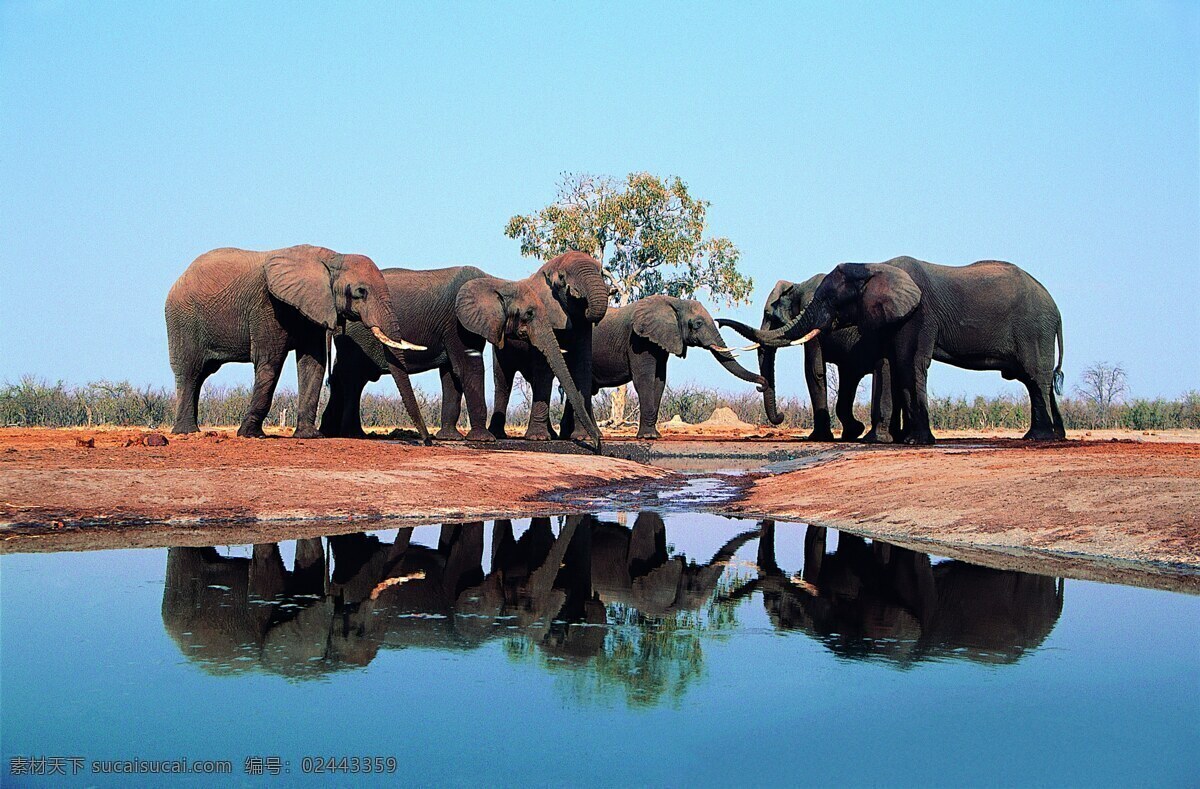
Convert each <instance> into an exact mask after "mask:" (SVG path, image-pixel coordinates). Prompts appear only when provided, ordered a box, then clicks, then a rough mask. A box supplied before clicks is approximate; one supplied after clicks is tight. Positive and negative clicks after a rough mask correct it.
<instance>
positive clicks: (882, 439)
mask: <svg viewBox="0 0 1200 789" xmlns="http://www.w3.org/2000/svg"><path fill="white" fill-rule="evenodd" d="M862 442H863V443H864V444H894V443H896V439H894V438H892V434H891V433H889V432H887V431H886V430H875V429H874V428H872V429H871V432H869V433H867V434H866V435H865V436H863V437H862Z"/></svg>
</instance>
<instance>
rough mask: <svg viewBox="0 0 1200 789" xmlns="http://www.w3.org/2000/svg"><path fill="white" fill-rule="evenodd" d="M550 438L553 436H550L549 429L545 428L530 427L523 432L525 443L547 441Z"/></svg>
mask: <svg viewBox="0 0 1200 789" xmlns="http://www.w3.org/2000/svg"><path fill="white" fill-rule="evenodd" d="M552 438H554V436H553V435H551V433H550V428H548V427H545V426H540V425H539V426H534V425H530V426H529V429H528V430H526V431H525V440H526V441H549V440H550V439H552Z"/></svg>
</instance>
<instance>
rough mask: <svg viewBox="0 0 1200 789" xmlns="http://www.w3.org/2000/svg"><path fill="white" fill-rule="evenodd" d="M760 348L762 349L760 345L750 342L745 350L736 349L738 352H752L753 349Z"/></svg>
mask: <svg viewBox="0 0 1200 789" xmlns="http://www.w3.org/2000/svg"><path fill="white" fill-rule="evenodd" d="M761 347H762V345H761V344H760V343H757V342H752V343H750V344H749V345H747V346H746V347H745V348H738V350H739V351H753V350H754V349H755V348H761Z"/></svg>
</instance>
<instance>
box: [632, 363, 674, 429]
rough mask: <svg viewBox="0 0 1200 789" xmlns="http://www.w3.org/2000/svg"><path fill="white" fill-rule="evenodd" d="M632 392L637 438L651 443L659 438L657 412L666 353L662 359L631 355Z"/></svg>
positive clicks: (664, 378) (660, 401) (665, 372)
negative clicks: (635, 411) (636, 405)
mask: <svg viewBox="0 0 1200 789" xmlns="http://www.w3.org/2000/svg"><path fill="white" fill-rule="evenodd" d="M632 356H633V359H632V365H631V366H632V367H633V370H632V371H631V372H632V373H633V391H635V392H637V396H638V434H637V437H638V438H642V439H647V440H650V441H653V440H654V439H656V438H658V437H659V432H658V412H659V409H660V408H661V407H662V393H663V386H662V384H661V383H660V382H662V383H665V382H666V378H667V359H666V356H667V354H666V351H663V354H662V358H661V359H659V358H656V355H655V354H651V353H636V354H633V355H632Z"/></svg>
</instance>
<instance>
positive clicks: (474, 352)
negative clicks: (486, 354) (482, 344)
mask: <svg viewBox="0 0 1200 789" xmlns="http://www.w3.org/2000/svg"><path fill="white" fill-rule="evenodd" d="M467 356H483V351H471V350H468V351H467Z"/></svg>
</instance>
